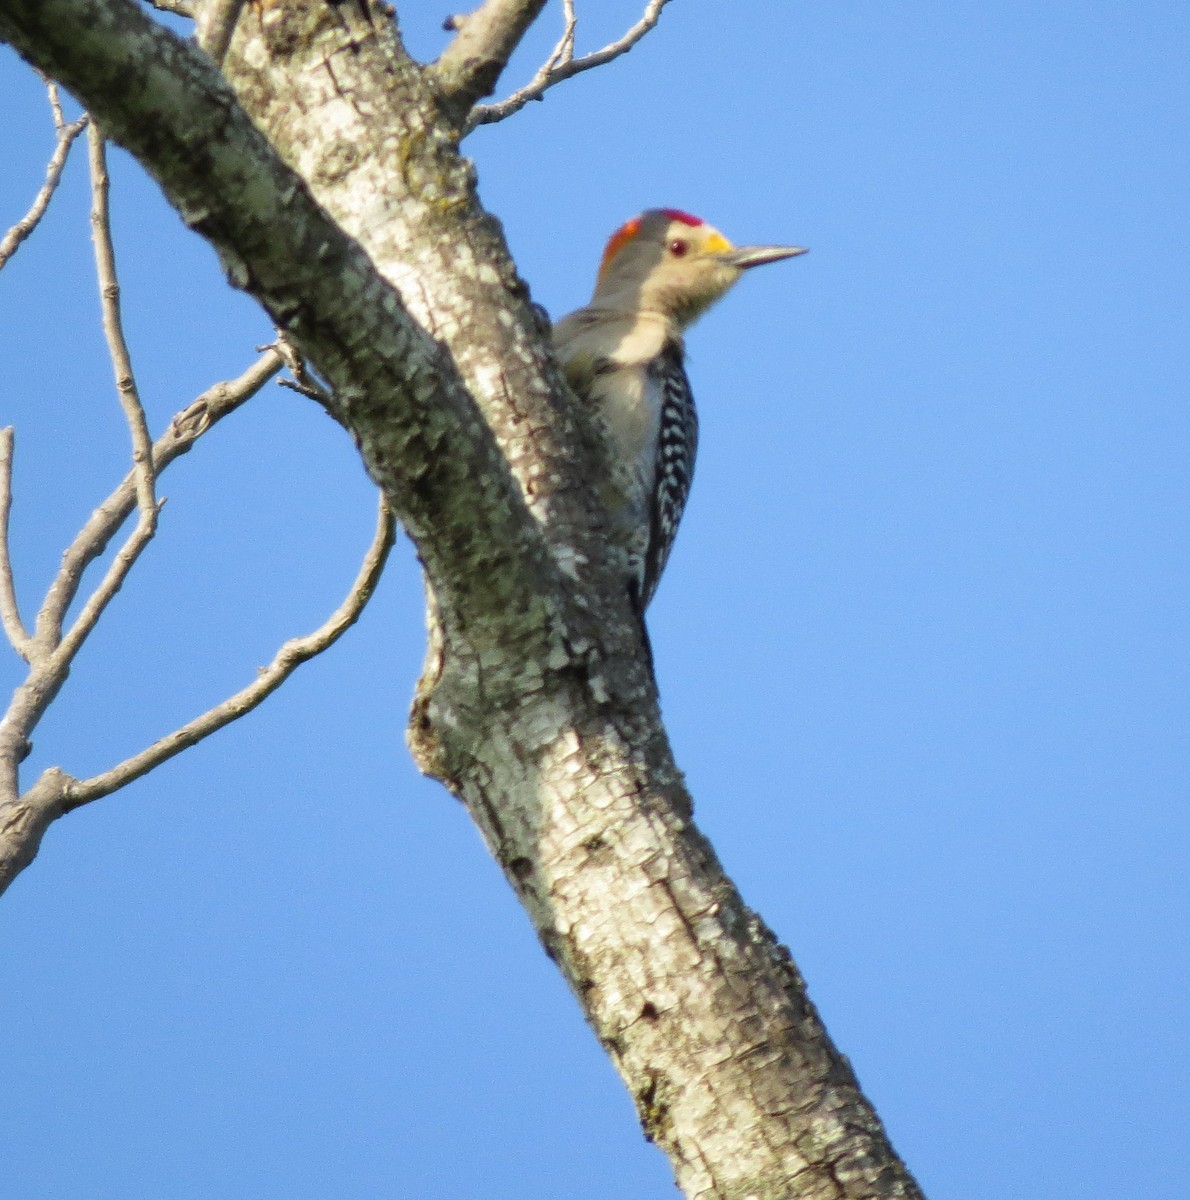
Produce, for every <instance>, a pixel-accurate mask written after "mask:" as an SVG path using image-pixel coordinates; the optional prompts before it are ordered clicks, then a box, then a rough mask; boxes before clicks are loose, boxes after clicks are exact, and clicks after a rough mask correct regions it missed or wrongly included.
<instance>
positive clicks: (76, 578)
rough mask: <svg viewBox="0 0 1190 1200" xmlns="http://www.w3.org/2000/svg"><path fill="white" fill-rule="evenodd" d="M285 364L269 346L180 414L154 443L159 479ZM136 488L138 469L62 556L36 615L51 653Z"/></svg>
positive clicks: (124, 517)
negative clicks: (236, 375)
mask: <svg viewBox="0 0 1190 1200" xmlns="http://www.w3.org/2000/svg"><path fill="white" fill-rule="evenodd" d="M282 366H283V361H282V357H281V355H280V354H279V353H278V352H277V351H276V350H275V349H272V348H270V349H268V350H267V351H266V352H265V353H264V354H263V355H262V356H261V357H260V358H259V359H257V361H256V362H255V363H254V364H253V365H252V366H251V367H249V368H248V369H247V370H246V371H245V372H244V373H243V374H242V375H241V376H240V377H239V378H238V379H234V380H231V381H227V382H223V383H217V384H214V385H213V386H212V387H210V388H208V389H207V390H206V391H205V392H203V393H202V395H200V396H198V397H197V398H196V399H195V400H194V401H193V403H191V404H190V405H188V406H187V407H186V408H184V409H183V410H182V411H181V412H180V413H178V414H177V416H175V417H174V418H173V420H172V421H171V422H170V426H169V429H167V430H166V432H165V433H164V434H162V435H161V437H160V438H158V439H157V441H156V442H155V443H154V446H153V452H152V459H153V466H154V470H155V472H156V474H158V475H160V474H161V472H162V471H164V470H165V468H166V467H168V466H169V464H170V463H171V462H173V461H174V459H176V458H177V457H178V456H179V455H181V454H185V453H186V452H187V451H188V450H189V449H190V448H191V446H193V445H194V443H195V442H196V441H197V440H198V439H199V438H200V437H201V436H202V435H203V434H204V433H206V432H207V430H208V429H210V428H211V427H212V426H214V425H215V424H217V423H218V422H219V421H221V420H222V419H223V418H224V417H226V416H227V415H228V414H229V413H232V412H234V411H235V410H236V409H237V408H239V407H240V406H241V405H242V404H244V403H245V402H246V401H248V400H250V399H251V398H252V397H253V396H255V395H256V393H257V392H259V391H260V389H261V388H262V387H264V385H265V384H266V383H267V382H268V381H269V380H270V379H271V378H272V377H273V376H274V375H275V374H276V373H277V372H278V371H279V370H280V369H281V367H282ZM137 487H138V477H137V472H136V471H135V470H133V471H132V472H130V473H129V474H128V475H127V476H126V477H125V478H124V480H123V482H122V483H121V484H120V486H119V487H117V488H116V490H115V491H114V492H112V494H111V495H110V496H109V497H108V498H107V499H106V500H105V501H104V502H103V503H102V504H101V505H100V506H99V507H98V508H97V509H96V510H95V511H94V512H93V513H92V514H91V516H90V517H89V518H88V520H87V522H86V524H85V525H84V526H83V527H82V529H80V530H79V532H78V534H77V536H76V537H75V539H74V541H72V542H71V544H70V546H69V547H68V548H67V550H66V552H65V553H64V554H63V556H62V565H61V566H60V567H59V568H58V573H57V575H56V576H55V577H54V581H53V583H52V584H51V585H50V588H49V590H48V591H47V593H46V596H45V600H44V602H43V603H42V607H41V611H40V612H39V613H38V616H37V635H36V640H37V641H38V642H39V643H41V644H42V645H43V646H46V647H49V648H51V649H52V648H53V647H54V646H56V645H57V644H58V642H59V640H60V638H61V631H62V622H63V619H64V617H65V614H66V610H67V609H68V608H69V607H70V605H71V604H72V603H73V601H74V598H75V596H76V595H77V594H78V589H79V586H80V585H81V583H82V579H83V572H84V571H86V569H87V567H88V566H90V564H91V563H92V562H94V561H95V559H97V558H98V557H99V556H100V555H101V554H102V553H103V552H104V550H106V549H107V545H108V543H109V542H110V541H111V539H112V538H113V537H114V536H115V534H116V533H117V532H118V530H119V529H120V526H121V525H123V524H124V522H125V521H126V520H127V519H128V517H129V515H130V514H131V513H132V511H133V509H134V508H135V507H136V505H137Z"/></svg>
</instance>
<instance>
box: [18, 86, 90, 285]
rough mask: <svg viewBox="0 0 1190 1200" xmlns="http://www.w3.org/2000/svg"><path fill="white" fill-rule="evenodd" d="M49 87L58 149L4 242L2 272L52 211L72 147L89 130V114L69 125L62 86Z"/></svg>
mask: <svg viewBox="0 0 1190 1200" xmlns="http://www.w3.org/2000/svg"><path fill="white" fill-rule="evenodd" d="M48 86H49V99H50V109H51V111H52V112H53V114H54V128H55V130H57V134H58V144H57V145H56V146H55V147H54V153H53V155H52V156H51V158H50V161H49V166H47V167H46V171H45V182H44V183H43V184H42V185H41V190H40V191H39V192H38V193H37V195H36V197H34V200H33V204H32V206H31V207H30V209H29V211H28V212H27V213H26V214H25V215H24V216H23V217H22V218H21V219H20V220H19V221H18V222H17V223H16V224H15V225H14V226H13V227H12V228H11V229H10V230H9V231H8V232H7V233H6V234H5V235H4V237H3V239H2V240H0V269H2V268H3V267H4V264H5V263H6V262H8V260H9V259H10V258H12V256H13V255H14V254H15V253H16V252H17V249H18V247H19V246H20V244H21V243H22V242H23V241H24V240H25V239H26V238H27V237H28V236H29V235H30V234H31V233H32V232H33V231H34V230H35V229H36V228H37V225H38V222H39V221H40V220H41V218H42V217H43V216H45V210H46V209H47V208H49V205H50V201H51V200H52V199H53V196H54V192H55V191H57V188H58V183H59V182H60V181H61V179H62V171H63V169H64V168H65V166H66V159H67V157H68V156H69V154H70V148H71V146H73V145H74V140H75V138H77V137H78V135H79V134H80V133H82V132H83V130H84V129H86V127H87V116H86V114H85V113H84V115H83V116H81V117H79V119H78V120H77V121H71V122H70V124H69V125H68V124H66V122H65V118H64V117H63V115H62V106H61V104H59V102H58V87H57V85H56V84H53V83H51V84H49V85H48Z"/></svg>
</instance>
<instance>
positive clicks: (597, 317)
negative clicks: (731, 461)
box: [554, 208, 806, 617]
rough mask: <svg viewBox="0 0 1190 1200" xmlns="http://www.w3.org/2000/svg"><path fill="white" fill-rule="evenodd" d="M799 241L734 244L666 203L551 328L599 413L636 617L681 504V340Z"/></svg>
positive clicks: (688, 427) (616, 529)
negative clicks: (754, 272)
mask: <svg viewBox="0 0 1190 1200" xmlns="http://www.w3.org/2000/svg"><path fill="white" fill-rule="evenodd" d="M805 252H806V251H805V248H804V247H802V246H733V245H732V244H731V242H729V241H728V240H727V238H725V237H724V236H723V234H721V233H720V232H719V231H718V230H717V229H714V228H712V227H711V226H710V225H708V224H707V223H706V222H705V221H702V220H700V219H699V218H698V217H693V216H691V215H690V214H689V213H686V212H682V211H680V210H678V209H675V208H654V209H650V210H648V211H647V212H644V213H642V214H641V215H640V216H639V217H633V218H632V220H631V221H628V222H627V223H626V224H624V225H622V226H621V227H620V228H619V229H617V230H616V232H615V233H613V234H612V236H611V239H610V240H609V241H608V243H607V248H606V249H605V250H604V252H603V259H602V261H601V262H600V265H599V274H598V277H597V280H596V284H595V294H594V296H593V297H592V298H591V303H590V304H588V305H587V307H586V308H580V309H579V310H578V311H577V312H572V313H571V314H570V315H569V316H566V317H563V318H562V320H560V321H559V322H558V324H557V325H556V326H555V327H554V348H555V350H556V351H557V354H558V358H559V361H560V362H561V364H562V368H563V370H564V371H565V373H566V378H567V381H568V382H569V384H570V386H571V388H572V389H573V390H574V392H575V393H576V394H577V395H578V396H579V398H580V399H581V400H583V401H585V402H586V403H587V404H589V405H591V406H592V407H593V408H594V409H595V410H596V411H597V412H598V414H599V415H600V417H601V418H602V421H603V425H604V429H605V433H606V436H607V438H608V443H609V446H608V448H609V451H610V454H611V457H612V463H613V475H612V478H610V479H609V480H607V481H606V486H605V487H604V488H603V489H602V491H603V499H604V501H605V503H606V504H607V507H608V510H609V514H610V516H611V518H612V523H613V533H614V535H615V536H616V537H617V538H621V539H623V541H624V544H625V546H626V548H627V551H628V569H629V581H628V586H629V592H630V594H631V596H632V600H633V604H634V606H635V607H636V609H637V612H638V613H639V614H640V615H641V616H642V617H643V615H644V610H645V608H646V606H647V605H648V603H649V601H650V600H652V598H653V593H654V592H655V591H656V590H657V583H658V580H659V579H660V578H661V572H662V571H663V570H664V569H665V563H666V560H667V559H668V558H669V552H670V549H671V547H672V546H673V540H674V535H675V534H676V533H677V531H678V522H679V521H680V520H681V519H682V512H683V510H684V509H685V507H686V498H687V496H688V495H689V493H690V482H691V479H692V478H693V475H694V456H695V452H696V450H697V448H698V414H697V412H696V411H695V408H694V396H693V395H692V393H691V391H690V381H689V380H688V379H687V378H686V366H685V359H686V348H685V342H684V340H683V335H684V334H685V332H686V330H687V329H688V328H689V327H690V325H691V324H693V322H694V321H696V320H697V319H698V318H699V317H700V316H702V314H703V313H704V312H706V311H707V309H708V308H710V307H711V305H712V304H714V303H715V301H716V300H718V299H720V298H721V297H722V296H723V295H724V294H725V293H726V292H727V290H728V289H729V288H730V287H731V286H732V284H734V283H735V282H736V281H737V280H738V279H739V278H740V276H741V275H742V274H743V273H744V271H746V270H748V269H750V268H751V267H758V266H760V265H761V264H763V263H770V262H777V261H778V260H779V259H783V258H792V257H793V256H794V255H797V254H805Z"/></svg>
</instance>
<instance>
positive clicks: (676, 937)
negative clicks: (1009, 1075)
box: [0, 0, 920, 1200]
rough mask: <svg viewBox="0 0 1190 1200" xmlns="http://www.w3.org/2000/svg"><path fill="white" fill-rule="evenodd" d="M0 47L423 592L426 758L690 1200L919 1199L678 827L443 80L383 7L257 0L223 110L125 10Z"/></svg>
mask: <svg viewBox="0 0 1190 1200" xmlns="http://www.w3.org/2000/svg"><path fill="white" fill-rule="evenodd" d="M537 7H540V5H539V4H538V5H537ZM0 36H3V37H4V38H5V39H6V40H9V41H11V42H12V43H13V44H14V45H15V46H16V47H17V49H18V50H19V51H20V52H21V53H22V54H23V55H24V56H25V57H26V58H28V59H29V60H30V61H31V62H33V63H34V64H35V65H37V66H38V67H40V68H41V69H42V70H44V71H46V72H47V73H49V74H51V75H53V76H55V77H56V78H58V79H60V80H61V81H62V82H63V83H64V84H65V85H66V86H67V87H69V88H70V89H71V90H72V91H74V93H75V94H76V95H77V96H79V98H80V99H81V100H82V101H83V103H85V104H86V105H87V106H88V107H89V108H90V109H91V111H92V113H93V114H94V115H95V117H96V119H97V120H98V121H99V122H100V123H101V125H102V126H103V128H104V129H105V131H106V132H107V133H108V134H109V135H110V136H112V137H114V138H115V139H116V140H117V141H120V142H121V143H123V144H124V145H125V146H127V147H128V148H129V149H130V150H131V151H132V152H133V153H134V154H135V155H137V156H138V157H139V158H140V160H141V161H142V163H144V165H145V166H146V168H147V169H148V170H149V171H150V172H151V173H152V174H154V175H155V177H156V178H157V179H158V180H159V182H160V183H161V185H162V187H163V189H164V191H165V193H166V195H167V197H168V198H169V199H170V200H171V202H172V203H173V204H174V205H175V206H176V207H177V208H178V210H179V212H180V213H181V214H182V216H183V219H184V220H186V221H187V223H188V224H189V225H190V226H191V227H192V228H194V229H196V230H197V231H198V232H199V233H200V234H202V235H203V236H204V237H206V238H207V239H208V240H209V241H211V243H212V244H213V245H214V246H215V247H216V249H217V250H218V251H219V253H220V255H221V257H222V259H223V261H224V263H225V265H226V267H227V269H228V274H229V278H230V279H231V281H232V283H233V284H234V285H236V286H238V287H242V288H245V289H246V290H247V291H249V292H250V293H251V294H252V295H254V296H255V297H256V298H257V299H258V300H259V301H260V302H261V303H262V304H263V305H264V306H265V308H267V309H268V311H269V312H270V313H271V314H272V316H273V318H274V320H276V321H277V323H278V324H279V325H280V326H281V327H282V328H283V329H284V330H285V331H286V333H287V334H288V335H289V336H290V337H291V338H292V340H293V342H294V343H295V344H296V345H297V346H298V347H299V348H300V349H301V351H302V353H303V354H304V355H305V356H306V357H307V358H308V359H309V361H310V362H311V363H312V364H313V366H314V367H315V368H316V369H317V370H318V371H319V373H320V374H321V375H322V376H323V377H324V378H325V379H327V380H328V381H329V382H330V384H331V385H332V387H333V389H334V393H335V413H336V415H337V416H338V417H339V419H340V420H341V421H342V422H343V423H344V424H345V425H346V426H347V427H348V429H349V430H350V431H351V433H352V435H353V436H354V437H355V439H356V442H357V444H358V446H359V449H360V453H361V455H362V457H363V460H364V463H365V465H366V467H367V469H368V471H369V472H370V473H371V475H372V477H373V478H374V479H375V480H376V481H377V483H378V484H379V485H380V486H381V487H382V488H383V489H384V490H385V492H386V493H387V495H388V496H389V497H390V499H391V501H392V504H393V506H394V508H395V510H396V511H397V513H398V514H399V516H400V518H401V520H402V521H403V523H404V524H405V526H406V528H407V529H408V531H409V532H410V534H411V536H412V537H413V539H414V541H415V542H416V544H417V547H418V551H419V554H420V556H421V559H422V562H423V564H424V566H425V570H426V575H427V580H428V584H429V588H430V591H431V593H432V600H431V614H432V621H431V626H432V628H431V636H430V649H429V654H428V657H427V663H426V669H425V673H424V675H423V677H422V680H421V682H420V684H419V687H418V692H417V698H416V701H415V704H414V709H413V715H412V720H411V725H410V733H409V740H410V744H411V747H412V749H413V752H414V755H415V757H416V759H417V762H418V764H419V766H420V767H421V768H422V770H424V771H426V772H427V773H428V774H431V775H433V776H435V777H437V778H439V779H441V780H442V781H443V782H444V783H445V784H446V785H447V787H449V788H450V790H451V791H452V792H453V793H454V794H455V795H456V796H458V797H459V798H460V799H461V800H462V801H463V803H465V804H466V806H467V808H468V810H469V811H470V812H471V814H472V816H473V817H474V819H475V821H476V822H477V824H478V825H479V827H480V828H481V830H482V831H483V834H484V837H485V838H486V840H487V843H488V845H489V847H490V848H491V851H492V853H493V854H494V855H495V857H496V858H497V860H498V861H499V863H500V864H501V866H502V868H503V870H504V872H505V875H506V876H507V878H508V880H509V882H510V884H511V885H512V886H513V888H515V890H516V892H517V894H518V895H519V896H520V898H521V900H522V902H523V903H524V905H525V908H526V910H527V911H528V913H529V915H530V917H531V919H532V920H533V923H534V925H535V927H536V929H537V932H538V934H539V936H540V938H541V942H542V944H543V946H544V947H545V950H546V953H547V954H549V955H550V957H551V958H552V959H554V961H555V962H556V963H557V964H558V966H559V968H560V969H561V970H562V972H563V973H564V975H565V977H566V979H567V980H568V982H569V983H570V985H571V987H572V989H573V991H574V994H575V996H576V997H577V998H578V1000H579V1002H580V1004H581V1005H582V1008H583V1011H584V1013H585V1015H586V1017H587V1020H588V1021H589V1022H590V1024H591V1026H592V1028H593V1029H594V1031H595V1034H596V1036H597V1037H598V1038H599V1040H600V1042H601V1043H602V1045H603V1046H604V1047H605V1048H606V1050H607V1052H608V1053H609V1054H610V1055H611V1057H612V1059H613V1061H614V1062H615V1064H616V1066H617V1068H618V1069H619V1071H620V1073H621V1075H622V1076H623V1078H624V1081H625V1084H626V1085H627V1087H628V1089H629V1091H630V1092H631V1094H632V1096H633V1098H634V1100H635V1102H636V1105H637V1110H638V1112H639V1114H640V1119H641V1123H642V1125H643V1127H644V1130H645V1133H646V1136H648V1137H649V1138H650V1139H651V1140H653V1141H654V1142H656V1143H657V1145H658V1146H660V1147H661V1148H662V1149H663V1150H664V1151H665V1152H666V1154H668V1155H669V1157H670V1159H671V1162H672V1164H673V1168H674V1171H675V1174H676V1176H677V1179H678V1183H679V1185H680V1187H681V1188H682V1190H683V1192H684V1193H685V1194H686V1195H687V1196H689V1197H691V1198H695V1197H697V1198H702V1200H707V1198H710V1197H719V1198H723V1200H727V1198H732V1200H743V1198H745V1197H755V1198H756V1200H785V1198H792V1197H799V1198H806V1200H809V1198H815V1200H817V1198H824V1200H825V1198H828V1197H830V1198H838V1197H854V1198H857V1200H858V1198H861V1197H862V1198H864V1200H867V1198H870V1197H918V1196H920V1192H919V1191H918V1189H917V1187H916V1185H915V1184H914V1182H913V1180H912V1178H911V1177H910V1176H909V1174H908V1173H907V1171H906V1170H905V1168H904V1166H903V1165H902V1164H901V1163H900V1161H899V1160H898V1159H897V1157H896V1155H895V1154H894V1152H893V1151H892V1149H891V1147H890V1146H889V1144H888V1142H887V1140H886V1138H885V1135H884V1131H883V1129H882V1128H881V1126H880V1123H879V1121H878V1119H877V1117H876V1115H875V1113H874V1112H873V1110H872V1109H871V1107H870V1105H869V1104H868V1103H867V1101H866V1100H865V1099H864V1097H863V1095H862V1094H861V1092H860V1090H859V1087H858V1085H857V1083H856V1080H855V1077H854V1075H853V1074H852V1072H851V1069H850V1067H849V1065H848V1063H847V1060H846V1059H845V1058H843V1057H842V1056H841V1055H840V1054H839V1053H838V1051H837V1050H836V1049H835V1047H834V1046H833V1044H832V1043H831V1041H830V1039H829V1037H828V1036H827V1034H826V1032H825V1030H824V1029H823V1027H822V1024H821V1022H820V1021H819V1018H818V1015H817V1013H816V1012H815V1010H814V1007H813V1005H812V1004H811V1003H810V1001H809V1000H808V998H807V996H806V992H805V987H804V984H803V982H802V979H801V976H800V975H799V973H798V971H797V968H796V967H795V965H794V964H793V962H792V960H791V958H790V956H789V953H788V951H787V950H786V949H785V948H784V947H783V946H781V945H779V944H778V942H777V941H776V939H775V938H774V936H773V935H772V933H771V932H770V931H769V930H768V929H767V928H766V927H765V925H764V924H763V923H762V922H761V920H760V919H759V917H757V916H756V914H755V913H753V912H751V911H750V910H749V909H748V908H747V907H746V906H745V905H744V904H743V902H742V900H741V899H740V897H739V895H738V893H737V891H736V890H735V888H734V886H733V885H732V883H731V881H730V880H729V879H727V877H726V876H725V875H724V873H723V871H722V868H721V867H720V865H719V863H718V861H717V859H716V858H715V855H714V853H713V851H712V849H711V847H710V846H709V844H708V843H707V842H706V840H705V839H704V838H703V837H702V836H701V834H700V833H699V832H698V830H697V829H696V828H695V826H694V825H693V823H692V820H691V801H690V797H689V795H688V793H687V791H686V788H685V785H684V783H683V780H682V776H681V773H680V772H679V771H678V770H677V768H676V766H675V765H674V762H673V759H672V756H671V753H670V749H669V745H668V742H667V740H666V736H665V732H664V729H663V728H662V725H661V722H660V715H659V712H658V708H657V697H656V692H655V688H654V686H653V683H652V679H651V674H650V671H649V668H648V665H647V662H646V660H645V656H644V653H643V649H642V645H641V641H640V633H639V627H638V625H637V624H636V621H635V618H634V617H633V614H632V612H631V610H630V607H629V604H628V601H627V596H626V592H625V589H624V588H623V586H622V579H623V576H622V572H621V569H620V568H621V565H622V564H619V563H618V562H617V561H615V560H614V559H610V558H609V556H608V555H607V554H606V552H605V550H604V547H605V545H606V539H604V538H603V537H602V529H603V525H602V522H603V515H602V513H601V512H600V511H599V509H598V505H597V503H596V502H595V499H594V496H595V491H594V489H593V488H592V486H591V480H592V479H593V478H594V477H595V473H596V472H597V471H598V470H599V464H600V459H601V455H602V453H603V451H602V448H601V446H600V445H599V443H598V440H597V438H595V437H594V436H593V435H592V433H591V431H590V429H589V428H588V427H587V423H586V420H585V417H584V414H582V413H581V412H579V411H576V404H575V402H574V400H573V398H572V397H571V396H570V394H569V393H568V392H567V391H566V389H565V387H564V385H563V384H562V382H561V380H560V377H559V375H558V372H557V370H556V368H555V365H554V364H553V362H552V359H551V358H550V356H549V353H548V350H547V344H546V337H545V335H546V323H545V321H544V320H543V318H542V317H541V315H540V313H539V311H538V310H536V309H535V308H534V307H533V305H532V304H531V302H530V299H529V294H528V289H527V288H526V286H525V285H524V283H523V282H522V281H521V280H520V279H519V278H518V276H517V274H516V271H515V268H514V266H513V264H512V262H511V260H510V258H509V256H508V252H507V248H506V247H505V245H504V241H503V238H502V235H501V232H500V228H499V225H498V223H497V222H496V221H495V220H494V219H493V218H492V217H490V216H489V215H487V214H486V213H485V212H484V211H483V209H482V208H481V207H480V205H479V202H478V200H477V198H476V195H475V191H474V178H473V170H472V168H471V165H470V164H469V163H468V162H467V160H466V159H464V158H462V157H461V156H460V155H459V153H458V140H459V133H460V129H461V127H462V124H463V121H464V120H465V116H466V112H465V111H464V109H465V108H466V105H462V104H461V103H460V99H459V95H460V93H459V91H458V90H457V88H456V87H455V86H454V84H453V83H452V76H451V75H450V74H449V73H446V72H442V73H435V71H434V70H433V68H423V67H422V66H420V65H419V64H416V63H414V62H413V61H412V60H411V59H410V58H409V57H408V55H407V54H406V53H405V51H404V48H403V46H402V44H401V42H400V39H399V35H398V33H397V30H396V27H395V24H394V23H393V20H392V14H391V12H390V11H389V10H388V9H387V8H385V7H384V6H382V5H380V4H377V3H375V2H374V0H353V2H351V3H346V2H340V3H332V2H329V0H286V2H285V3H283V4H282V3H269V2H268V0H264V2H262V3H260V4H249V5H248V6H247V7H246V8H245V9H244V11H243V14H242V15H241V18H240V21H239V25H238V28H237V32H236V36H235V38H234V39H233V41H232V43H231V46H230V49H229V50H228V53H227V56H226V59H225V60H224V73H225V76H226V79H227V82H228V83H229V84H230V86H231V88H232V89H233V90H234V96H233V95H232V94H231V93H229V91H228V90H227V87H226V85H225V84H224V83H223V82H222V81H221V79H220V77H219V74H218V73H217V72H216V70H215V69H214V67H213V66H212V65H211V63H210V61H209V60H208V59H207V58H206V57H205V56H204V55H203V54H201V53H200V52H198V51H196V50H194V49H192V48H190V47H188V46H186V45H184V44H183V43H181V42H179V41H178V40H177V39H175V38H173V37H172V36H170V35H169V34H167V33H165V32H164V31H162V30H161V29H160V27H158V26H156V25H155V24H154V23H153V22H152V21H151V20H149V19H148V18H147V17H146V16H145V15H144V14H143V13H141V12H140V11H139V10H138V9H137V8H136V7H135V5H133V4H132V3H130V2H129V0H3V3H0ZM245 114H246V115H245ZM247 118H250V120H251V124H250V123H249V121H248V119H247ZM253 125H255V129H254V128H253ZM361 251H362V252H361Z"/></svg>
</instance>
